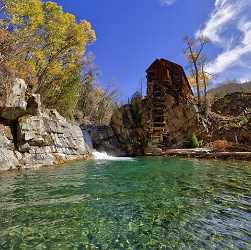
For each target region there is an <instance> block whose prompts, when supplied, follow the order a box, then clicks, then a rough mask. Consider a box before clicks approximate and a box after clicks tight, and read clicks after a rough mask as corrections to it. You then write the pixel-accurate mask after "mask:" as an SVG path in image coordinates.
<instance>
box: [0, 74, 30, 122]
mask: <svg viewBox="0 0 251 250" xmlns="http://www.w3.org/2000/svg"><path fill="white" fill-rule="evenodd" d="M26 89H27V85H26V83H25V82H24V81H23V80H22V79H15V80H14V81H13V83H12V87H11V88H10V92H9V93H6V96H5V101H4V102H1V106H0V110H1V112H0V117H2V118H4V119H7V120H16V119H17V118H18V117H20V116H22V115H24V114H25V113H26V107H27V102H26V99H25V93H26Z"/></svg>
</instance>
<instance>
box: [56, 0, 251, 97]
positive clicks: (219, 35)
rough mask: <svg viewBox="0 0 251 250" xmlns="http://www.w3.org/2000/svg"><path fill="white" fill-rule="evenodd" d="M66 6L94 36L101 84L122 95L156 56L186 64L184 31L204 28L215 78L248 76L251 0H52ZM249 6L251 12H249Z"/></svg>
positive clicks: (134, 86) (126, 94) (132, 88)
mask: <svg viewBox="0 0 251 250" xmlns="http://www.w3.org/2000/svg"><path fill="white" fill-rule="evenodd" d="M55 2H57V3H58V4H60V5H62V6H63V7H64V10H65V11H67V12H71V13H73V14H74V15H76V16H77V18H78V20H81V19H87V20H88V21H90V22H91V23H92V25H93V27H94V29H95V31H96V35H97V41H96V43H95V44H93V45H91V46H89V48H88V51H92V52H93V53H94V54H95V55H96V64H97V66H98V67H99V69H100V70H101V72H102V75H101V77H100V83H101V85H102V86H106V85H108V84H113V85H115V86H116V87H117V88H118V89H119V91H120V94H121V95H122V96H123V99H124V100H126V99H127V97H129V96H130V95H131V94H132V93H133V92H135V91H136V90H137V89H139V86H140V79H142V78H143V79H144V78H145V70H146V68H147V67H148V66H149V65H150V64H151V62H152V61H154V60H155V59H156V58H159V57H163V58H167V59H169V60H172V61H174V62H176V63H179V64H181V65H182V66H184V68H185V70H187V69H188V68H187V64H186V61H185V58H184V55H183V48H184V43H183V40H182V38H183V37H184V36H185V35H189V36H194V37H196V35H200V34H205V35H207V36H208V37H209V38H210V39H211V41H212V43H211V45H210V46H209V48H208V51H207V52H208V59H209V64H208V71H210V72H211V73H215V74H217V77H216V79H215V80H214V81H215V82H219V81H223V80H226V79H237V80H248V79H251V11H248V10H249V9H251V0H125V1H122V0H84V1H79V0H71V1H70V0H56V1H55ZM249 12H250V13H249Z"/></svg>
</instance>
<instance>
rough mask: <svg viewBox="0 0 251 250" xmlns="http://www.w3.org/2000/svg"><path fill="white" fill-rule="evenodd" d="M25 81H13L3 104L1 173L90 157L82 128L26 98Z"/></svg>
mask: <svg viewBox="0 0 251 250" xmlns="http://www.w3.org/2000/svg"><path fill="white" fill-rule="evenodd" d="M26 89H27V86H26V84H25V82H24V81H22V80H20V79H16V80H14V81H13V82H12V84H11V87H10V91H9V93H5V96H4V98H2V99H1V100H2V101H1V103H0V171H1V170H9V169H16V168H33V167H40V166H44V165H53V164H59V163H64V162H66V161H70V160H77V159H85V158H88V157H89V156H90V150H89V147H88V146H87V145H86V143H85V141H84V139H83V135H82V131H81V129H80V127H79V126H77V125H75V124H73V123H70V122H68V121H66V119H65V118H64V117H62V116H61V115H60V114H59V113H58V112H57V111H56V110H48V109H42V108H41V102H40V96H39V95H35V94H33V95H30V96H27V95H26Z"/></svg>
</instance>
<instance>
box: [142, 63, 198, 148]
mask: <svg viewBox="0 0 251 250" xmlns="http://www.w3.org/2000/svg"><path fill="white" fill-rule="evenodd" d="M146 73H147V97H146V103H147V104H146V107H147V111H145V112H146V114H147V116H146V118H145V119H146V120H145V121H146V122H145V125H146V127H145V129H146V130H147V131H148V139H149V141H148V148H159V149H163V148H170V147H175V146H180V145H181V144H183V143H184V141H185V137H186V136H190V135H187V133H188V130H190V126H193V124H192V123H194V122H192V123H191V119H192V120H194V119H193V118H192V117H194V114H195V113H196V110H195V109H194V105H193V104H192V103H191V100H192V99H193V92H192V89H191V87H190V84H189V82H188V80H187V77H186V74H185V72H184V70H183V68H182V66H180V65H178V64H176V63H173V62H171V61H168V60H165V59H157V60H155V61H154V62H153V63H152V64H151V66H150V67H149V68H148V69H147V70H146Z"/></svg>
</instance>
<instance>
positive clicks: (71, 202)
mask: <svg viewBox="0 0 251 250" xmlns="http://www.w3.org/2000/svg"><path fill="white" fill-rule="evenodd" d="M250 232H251V164H250V163H247V162H232V161H225V162H224V161H205V160H186V159H178V158H171V159H167V158H144V157H143V158H135V159H130V158H126V159H114V160H112V161H111V160H109V159H105V160H90V161H84V162H75V163H70V164H67V165H64V166H62V167H54V168H43V169H40V170H36V171H27V172H21V173H19V174H4V175H1V176H0V249H251V234H250Z"/></svg>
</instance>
